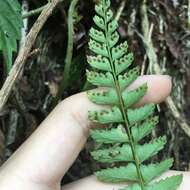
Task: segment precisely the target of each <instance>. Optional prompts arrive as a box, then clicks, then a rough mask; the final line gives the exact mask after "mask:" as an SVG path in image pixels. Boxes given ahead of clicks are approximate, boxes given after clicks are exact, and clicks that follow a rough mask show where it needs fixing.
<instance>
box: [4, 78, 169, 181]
mask: <svg viewBox="0 0 190 190" xmlns="http://www.w3.org/2000/svg"><path fill="white" fill-rule="evenodd" d="M143 83H147V84H148V89H149V90H148V92H147V95H146V96H145V98H144V99H143V103H147V102H155V103H159V102H160V101H162V100H164V99H165V98H166V97H167V96H168V94H169V93H170V91H171V80H170V78H169V77H168V76H143V77H140V78H139V79H138V80H137V81H136V82H135V83H134V84H133V85H132V86H131V87H130V88H135V87H137V86H139V85H141V84H143ZM97 108H98V106H97V105H95V104H93V103H91V102H90V101H89V100H88V98H87V96H86V93H80V94H77V95H74V96H72V97H70V98H68V99H66V100H65V101H63V102H62V103H60V104H59V105H58V106H57V107H56V108H55V109H54V111H53V112H52V113H51V114H50V115H49V116H48V117H47V119H46V120H45V121H44V122H43V123H42V124H41V125H40V127H39V128H38V129H37V130H36V131H35V133H34V134H33V135H32V136H31V137H30V138H29V139H28V140H27V141H26V142H25V143H24V144H23V145H22V146H21V147H20V148H19V150H18V151H17V152H16V153H15V154H14V156H13V157H12V158H11V159H9V161H8V162H7V163H6V164H5V165H4V167H3V168H4V170H3V172H4V175H7V176H9V175H10V174H11V173H12V174H15V176H16V175H17V176H21V177H22V178H24V177H26V178H30V179H32V180H33V181H37V182H38V183H44V184H45V183H54V182H56V181H59V180H61V178H62V176H63V175H64V174H65V172H66V171H67V170H68V168H69V167H70V166H71V164H72V163H73V161H74V160H75V159H76V157H77V156H78V154H79V152H80V150H81V149H82V147H83V146H84V144H85V142H86V139H87V137H88V132H89V128H90V126H91V122H90V121H89V120H88V117H87V112H88V110H92V109H97ZM23 175H24V176H23Z"/></svg>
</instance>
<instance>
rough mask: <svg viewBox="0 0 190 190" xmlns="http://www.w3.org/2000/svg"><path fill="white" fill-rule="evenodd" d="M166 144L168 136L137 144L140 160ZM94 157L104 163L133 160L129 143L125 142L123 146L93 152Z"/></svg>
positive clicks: (145, 158) (136, 148)
mask: <svg viewBox="0 0 190 190" xmlns="http://www.w3.org/2000/svg"><path fill="white" fill-rule="evenodd" d="M165 144H166V137H165V136H164V137H161V138H158V139H155V140H153V141H151V142H149V143H147V144H144V145H136V147H135V150H136V154H137V155H138V158H139V161H140V162H143V161H145V160H147V159H148V158H150V157H152V156H154V155H155V154H157V153H158V152H159V151H160V150H162V149H163V147H164V145H165ZM91 155H92V157H93V158H94V159H95V160H97V161H99V162H102V163H113V162H124V161H128V162H129V161H130V162H133V161H134V158H133V154H132V150H131V147H130V145H129V144H124V145H122V146H121V147H120V146H117V147H111V148H108V149H102V150H97V151H93V152H91Z"/></svg>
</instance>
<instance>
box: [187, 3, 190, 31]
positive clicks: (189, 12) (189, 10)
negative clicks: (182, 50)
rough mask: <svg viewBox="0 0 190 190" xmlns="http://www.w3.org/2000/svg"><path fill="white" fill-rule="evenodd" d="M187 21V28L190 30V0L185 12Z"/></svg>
mask: <svg viewBox="0 0 190 190" xmlns="http://www.w3.org/2000/svg"><path fill="white" fill-rule="evenodd" d="M187 17H188V18H187V19H188V21H187V22H188V28H189V29H190V0H188V11H187Z"/></svg>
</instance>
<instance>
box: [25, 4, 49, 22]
mask: <svg viewBox="0 0 190 190" xmlns="http://www.w3.org/2000/svg"><path fill="white" fill-rule="evenodd" d="M45 7H46V5H43V6H41V7H39V8H37V9H34V10H31V11H29V12H27V13H25V14H23V15H22V18H23V19H25V18H28V17H31V16H34V15H37V14H40V13H41V12H42V11H43V9H44V8H45Z"/></svg>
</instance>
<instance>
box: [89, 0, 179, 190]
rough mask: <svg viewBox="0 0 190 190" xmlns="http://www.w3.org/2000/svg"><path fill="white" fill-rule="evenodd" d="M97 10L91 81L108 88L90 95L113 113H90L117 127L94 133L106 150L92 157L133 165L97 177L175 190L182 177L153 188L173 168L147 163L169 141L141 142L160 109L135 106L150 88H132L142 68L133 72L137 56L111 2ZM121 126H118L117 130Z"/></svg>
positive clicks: (142, 188) (140, 189) (141, 188)
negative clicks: (124, 37)
mask: <svg viewBox="0 0 190 190" xmlns="http://www.w3.org/2000/svg"><path fill="white" fill-rule="evenodd" d="M95 11H96V13H97V14H96V15H95V16H94V18H93V20H94V23H95V25H96V27H94V28H92V29H91V30H90V34H89V35H90V38H91V39H90V42H89V49H90V50H91V51H92V52H93V56H88V57H87V61H88V63H89V64H90V66H92V67H93V68H94V69H95V71H87V80H88V81H89V82H91V83H92V84H93V85H97V86H98V87H107V88H104V89H102V88H100V89H99V90H97V89H96V90H91V91H88V92H87V94H88V98H89V99H90V100H91V101H92V102H94V103H96V104H101V105H106V106H107V109H105V110H100V111H99V110H98V111H89V119H90V120H91V121H93V122H97V123H100V124H111V125H110V128H109V129H95V130H91V132H90V135H91V137H92V138H93V139H94V141H95V142H98V143H101V144H102V146H103V147H104V148H101V149H100V148H99V149H98V150H96V151H93V152H92V153H91V155H92V157H93V158H94V159H95V160H97V161H99V162H102V163H110V164H112V165H113V166H114V163H116V162H121V163H122V165H123V163H125V162H126V163H127V166H122V167H118V168H111V169H109V168H108V169H103V170H100V171H98V172H96V176H97V177H98V179H100V180H102V181H105V182H123V181H128V180H130V181H135V182H137V184H136V185H133V186H131V187H129V188H130V189H129V190H131V189H133V190H158V189H166V190H169V188H171V189H172V188H173V190H175V189H176V188H177V184H179V183H180V180H179V179H178V178H171V180H170V179H167V180H165V181H160V182H158V183H155V184H153V185H149V184H148V183H149V182H150V181H151V180H152V179H154V178H155V177H157V176H159V175H161V174H162V173H163V172H165V171H166V170H168V169H169V167H171V165H172V162H173V160H172V159H168V160H165V161H162V162H160V163H157V164H149V165H143V164H142V162H144V161H146V160H148V159H149V158H151V157H152V156H154V155H156V154H157V153H158V152H159V151H160V150H162V149H163V148H164V145H165V144H166V137H165V136H164V137H160V138H158V139H154V140H152V141H150V142H148V143H145V144H143V145H141V144H139V141H141V140H142V139H143V138H144V137H146V136H147V135H149V134H150V133H151V131H152V130H153V128H154V127H155V126H156V124H157V123H158V117H152V115H153V113H154V109H155V105H153V104H146V105H145V106H142V107H140V108H135V109H134V108H131V106H133V105H134V104H136V103H138V102H139V101H140V100H141V99H142V98H143V97H144V96H145V94H146V92H147V85H146V84H143V85H141V86H139V87H138V88H136V89H134V90H128V91H127V90H126V88H127V87H128V86H130V85H131V84H132V83H133V82H134V81H135V80H136V79H137V77H138V75H139V68H138V67H136V68H134V69H131V68H130V67H131V64H132V62H133V59H134V57H133V54H132V53H128V44H127V41H125V42H123V43H120V44H118V42H119V33H118V31H117V28H118V23H117V21H116V20H115V19H114V15H113V12H112V10H111V9H110V0H99V3H98V4H97V5H96V6H95ZM94 54H95V55H94ZM97 70H98V71H97ZM126 70H127V71H126ZM109 107H110V108H109ZM116 125H118V127H115V126H116ZM113 126H114V127H113ZM111 127H112V128H111ZM105 144H106V146H105ZM105 147H106V148H105ZM118 164H119V163H118ZM173 180H176V183H173ZM175 184H176V185H175Z"/></svg>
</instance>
